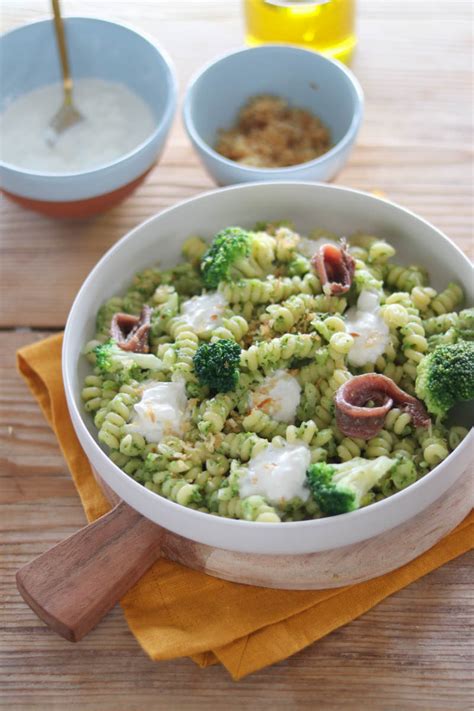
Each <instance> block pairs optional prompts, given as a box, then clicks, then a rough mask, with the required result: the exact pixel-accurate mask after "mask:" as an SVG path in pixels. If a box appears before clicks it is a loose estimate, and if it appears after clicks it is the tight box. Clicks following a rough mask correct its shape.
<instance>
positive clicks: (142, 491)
mask: <svg viewBox="0 0 474 711" xmlns="http://www.w3.org/2000/svg"><path fill="white" fill-rule="evenodd" d="M269 185H273V186H279V189H282V187H284V186H285V185H299V186H311V187H313V188H318V189H323V190H329V191H337V192H341V193H352V194H357V195H362V196H364V197H366V198H370V200H374V201H377V202H382V203H386V204H388V205H389V206H391V207H392V208H395V209H396V210H397V211H402V212H404V213H406V214H408V215H409V216H410V217H414V218H415V219H416V220H418V221H420V222H423V223H424V224H425V225H426V226H427V227H429V229H431V230H434V231H435V232H437V233H438V235H439V236H440V237H441V238H442V239H443V240H444V241H447V242H449V244H450V247H451V248H452V249H454V250H455V251H456V252H458V254H459V255H460V257H461V258H462V260H463V261H465V262H466V263H467V264H468V265H469V266H470V267H471V270H472V269H473V265H472V264H471V262H470V260H469V259H468V257H467V256H466V255H465V254H464V252H463V251H462V250H461V249H460V248H459V247H458V246H457V245H456V244H455V243H454V242H452V240H450V239H449V237H447V236H446V235H445V234H444V233H443V232H441V230H438V229H437V228H436V227H434V225H432V224H431V223H430V222H428V221H427V220H425V219H424V218H422V217H419V216H418V215H417V214H416V213H414V212H413V211H411V210H408V209H406V208H404V207H402V206H401V205H398V204H397V203H395V202H392V201H390V200H386V199H384V198H380V197H377V196H375V195H373V194H371V193H368V192H366V191H362V190H356V189H354V188H349V187H345V186H340V185H328V184H326V183H316V182H313V181H308V180H292V181H285V182H282V181H272V182H261V181H259V182H252V183H242V184H237V185H230V186H226V187H223V188H215V189H213V190H208V191H205V192H203V193H199V194H198V195H195V196H193V197H191V198H188V199H186V200H182V201H180V202H178V203H176V204H174V205H171V206H170V207H168V208H166V209H165V210H161V211H160V212H158V213H156V214H155V215H152V216H151V217H149V218H148V219H146V220H144V221H143V222H142V223H140V224H139V225H137V226H136V227H134V228H133V229H132V230H130V231H129V232H127V233H126V234H125V235H124V236H123V237H122V238H121V239H120V240H118V241H117V242H115V244H114V245H112V247H111V248H110V249H109V250H108V251H107V252H106V253H105V254H104V255H103V256H102V257H101V259H100V260H99V261H98V262H97V263H96V265H95V266H94V267H93V269H92V270H91V271H90V273H89V274H88V276H87V277H86V279H85V280H84V282H83V284H82V286H81V287H80V289H79V291H78V293H77V295H76V298H75V299H74V302H73V304H72V306H71V309H70V312H69V315H68V319H67V323H66V328H65V332H64V340H63V347H62V362H61V367H62V375H63V381H64V390H65V394H66V400H67V404H68V409H69V413H70V415H71V420H72V423H73V426H74V429H75V430H76V433H77V435H78V437H79V440H80V441H81V446H83V448H84V450H85V453H86V456H87V458H88V459H89V461H90V462H91V460H90V457H89V453H88V451H87V449H89V448H90V449H91V450H93V452H94V454H95V456H96V457H97V459H98V460H100V462H101V464H103V465H104V467H108V468H109V470H110V471H113V473H114V475H115V476H117V477H119V478H120V479H121V480H122V481H123V482H126V483H125V485H126V486H127V487H130V489H131V490H133V491H135V492H137V494H138V495H139V496H143V497H145V498H148V500H149V501H150V502H151V501H152V500H155V497H158V499H159V502H160V505H162V506H163V507H164V508H166V509H168V511H169V512H170V514H171V515H176V514H179V515H181V516H186V518H187V519H188V521H190V522H191V523H192V522H193V521H194V524H195V525H196V526H197V527H199V522H202V523H204V522H205V521H208V520H209V517H210V516H211V514H209V513H204V512H202V511H197V510H195V509H191V508H189V507H186V506H182V505H181V504H178V503H176V502H174V501H172V500H170V499H167V498H166V497H164V496H161V494H157V493H156V492H154V491H151V490H150V489H147V488H146V487H145V486H143V484H140V483H139V482H137V481H135V480H134V479H132V477H130V476H129V475H128V474H126V473H125V472H124V471H123V470H122V469H120V467H118V466H117V465H116V464H115V463H114V462H113V461H112V460H111V459H110V457H109V456H108V454H107V453H106V452H105V451H104V450H103V449H102V447H101V446H100V445H99V443H98V442H97V441H96V438H95V437H94V436H93V435H92V434H91V433H90V432H89V430H88V428H87V427H86V424H85V421H84V417H85V413H83V412H81V411H80V409H79V407H78V406H77V405H76V401H75V397H74V392H73V387H72V383H71V380H70V373H71V371H72V370H73V369H77V362H72V358H71V356H70V354H69V340H70V338H71V333H72V332H73V330H74V326H73V324H74V321H75V317H76V312H78V313H79V314H80V313H81V309H80V304H81V301H82V297H83V294H85V293H86V292H87V291H88V289H89V284H90V283H91V282H93V281H94V280H95V279H96V275H97V273H98V272H99V271H100V270H101V268H102V266H103V264H104V263H105V262H106V261H107V260H108V259H109V257H110V255H111V254H114V253H115V252H117V251H120V250H121V249H122V247H123V245H124V244H125V243H126V242H129V241H132V240H133V239H134V238H135V237H136V235H137V233H139V232H140V231H141V230H142V229H143V227H144V226H145V225H147V224H149V223H151V222H152V221H153V220H155V219H156V218H157V217H158V216H162V215H164V214H166V213H169V212H172V211H174V210H179V208H180V207H181V206H182V205H184V204H190V203H192V202H194V201H197V200H200V199H201V198H203V197H209V196H212V195H216V194H219V193H222V192H229V191H239V190H244V191H245V190H249V189H255V188H256V187H259V186H260V187H261V188H262V187H265V188H268V186H269ZM78 356H79V357H80V356H81V354H80V353H79V354H78ZM83 443H84V444H83ZM473 443H474V428H471V430H470V431H469V432H468V434H467V436H466V437H465V438H464V440H463V441H462V442H461V443H460V444H459V445H458V447H456V449H455V450H453V451H452V452H450V453H449V454H448V456H447V457H446V459H444V460H443V461H442V462H440V463H439V464H438V465H437V466H436V467H434V468H433V469H432V470H431V471H430V472H428V473H427V474H426V475H425V476H423V477H422V478H420V479H418V481H416V482H414V483H413V484H410V486H408V487H406V488H405V489H402V490H401V491H398V492H396V493H395V494H393V495H392V496H390V497H387V498H385V499H382V500H380V501H376V502H374V503H372V504H370V505H369V506H365V507H363V508H361V509H357V510H356V511H351V512H349V513H343V514H338V515H336V516H325V517H323V518H320V519H309V520H306V521H281V522H278V523H271V527H272V528H271V530H275V528H277V529H279V530H290V529H291V530H301V531H304V530H306V529H314V530H315V531H317V530H318V527H319V528H320V529H323V528H324V527H327V526H333V525H334V524H335V525H337V522H338V521H341V520H343V521H351V522H354V523H355V522H356V520H359V519H363V518H367V517H368V516H371V515H372V516H376V513H380V512H382V511H383V510H384V509H388V508H390V507H391V506H393V503H394V502H397V503H398V505H399V506H403V501H404V500H406V498H407V496H408V497H410V496H411V494H412V492H413V491H414V490H418V489H420V488H423V487H425V486H426V482H428V481H430V479H432V478H433V476H437V475H439V471H440V470H442V469H444V468H445V467H446V466H449V465H450V464H451V463H452V460H453V459H454V458H457V457H458V456H460V455H461V454H462V453H463V452H464V450H465V449H466V448H468V447H471V446H472V444H473ZM91 464H92V462H91ZM94 466H95V465H94ZM150 497H151V498H150ZM212 518H213V519H215V520H218V521H219V524H218V525H219V526H225V527H227V528H229V529H230V528H232V527H235V526H237V527H238V528H242V529H248V530H254V531H256V530H257V529H256V528H255V526H256V525H258V524H262V525H263V524H265V522H258V521H245V520H242V519H232V518H226V517H221V516H212ZM252 527H253V528H252ZM288 527H290V528H288ZM369 537H370V536H369Z"/></svg>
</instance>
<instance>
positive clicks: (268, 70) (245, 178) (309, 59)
mask: <svg viewBox="0 0 474 711" xmlns="http://www.w3.org/2000/svg"><path fill="white" fill-rule="evenodd" d="M258 94H273V95H275V96H281V97H283V98H285V99H287V100H288V101H289V102H290V104H292V105H293V106H297V107H299V108H304V109H308V110H309V111H311V112H312V113H314V114H316V115H317V116H319V117H320V118H321V119H322V121H323V122H324V123H325V124H326V125H327V126H328V127H329V129H330V131H331V139H332V144H333V147H332V148H331V149H330V150H329V151H328V152H327V153H325V154H324V155H322V156H320V157H319V158H316V159H315V160H311V161H308V162H307V163H301V164H299V165H296V166H290V167H288V168H268V169H263V168H252V167H248V166H244V165H240V164H239V163H236V162H235V161H232V160H228V159H227V158H224V156H222V155H220V154H219V153H217V152H216V151H215V150H214V149H213V146H214V145H215V144H216V140H217V137H218V132H219V129H228V128H230V127H231V126H232V125H233V124H235V121H236V118H237V114H238V112H239V110H240V109H241V108H242V106H244V104H245V103H246V102H247V101H248V100H249V99H250V98H251V97H253V96H256V95H258ZM363 105H364V98H363V93H362V89H361V87H360V85H359V82H358V81H357V79H356V78H355V77H354V75H353V74H352V72H350V71H349V70H348V69H347V68H346V67H345V66H344V65H343V64H341V63H340V62H337V61H335V60H333V59H328V58H327V57H324V56H323V55H322V54H318V53H316V52H311V51H308V50H305V49H300V48H298V47H293V46H290V45H281V44H278V45H263V46H261V47H254V48H251V49H242V50H239V51H237V52H232V53H231V54H226V55H225V56H223V57H220V58H219V59H217V60H215V61H214V62H211V63H210V64H208V65H207V66H206V67H204V69H202V70H201V71H200V72H199V73H198V74H197V75H196V76H195V77H194V79H193V80H192V81H191V84H190V86H189V87H188V90H187V92H186V97H185V101H184V106H183V119H184V125H185V127H186V130H187V132H188V135H189V137H190V139H191V141H192V143H193V145H194V147H195V148H196V150H197V152H198V154H199V156H200V158H201V161H202V162H203V164H204V166H205V168H206V169H207V171H208V173H209V174H210V175H211V176H212V177H213V178H214V180H215V181H216V183H217V184H218V185H230V184H232V183H246V182H251V181H255V180H314V181H324V180H330V179H331V178H333V177H334V176H335V175H336V173H338V172H339V171H340V170H341V168H342V166H343V165H344V163H345V162H346V161H347V159H348V157H349V153H350V151H351V149H352V146H353V144H354V141H355V139H356V136H357V132H358V130H359V127H360V124H361V121H362V114H363Z"/></svg>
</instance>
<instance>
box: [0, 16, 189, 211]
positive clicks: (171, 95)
mask: <svg viewBox="0 0 474 711" xmlns="http://www.w3.org/2000/svg"><path fill="white" fill-rule="evenodd" d="M65 31H66V35H67V41H68V50H69V58H70V65H71V73H72V76H73V79H74V82H75V88H74V101H75V103H76V104H77V106H78V108H79V110H80V111H81V108H82V113H83V114H84V116H85V117H86V120H85V121H84V122H81V123H80V124H78V125H77V126H75V127H73V128H71V129H69V130H68V131H66V133H65V134H63V135H62V136H61V137H60V138H59V140H58V142H57V145H56V146H55V148H54V149H53V151H56V153H61V152H62V153H63V154H64V155H63V156H62V158H61V156H54V155H53V154H51V156H50V158H51V159H50V160H49V159H48V156H45V155H44V151H43V149H42V137H43V129H44V128H45V127H44V126H43V124H41V125H40V123H39V119H38V117H37V116H38V115H39V114H41V116H42V119H41V120H42V121H43V123H44V124H46V125H47V121H48V116H50V117H51V118H52V116H53V115H54V114H55V112H56V111H57V110H58V109H59V106H60V104H61V101H62V95H61V88H60V87H61V85H60V82H61V80H62V77H61V72H60V65H59V60H58V54H57V47H56V38H55V34H54V26H53V21H52V20H42V21H39V22H33V23H31V24H28V25H24V26H22V27H19V28H17V29H14V30H12V31H11V32H8V33H6V34H5V35H3V36H2V37H1V39H0V58H1V62H0V87H1V88H0V112H1V119H0V121H1V122H2V133H3V143H4V148H3V149H2V151H1V154H0V187H1V189H2V190H3V191H4V192H5V193H6V194H7V196H8V197H11V198H12V199H14V200H16V201H17V202H20V203H21V204H22V205H24V206H26V207H29V208H32V209H36V210H38V211H40V212H43V213H46V214H48V215H51V216H56V217H88V216H90V215H91V214H94V213H97V212H101V211H102V210H104V209H107V208H108V207H111V206H112V205H113V204H116V203H117V202H120V201H121V200H123V199H124V197H126V196H127V195H128V194H130V193H131V192H132V191H133V190H134V189H135V188H136V187H137V185H138V184H139V183H140V182H141V181H142V180H143V179H144V178H145V176H146V175H147V173H148V171H149V170H150V169H151V168H152V167H153V165H154V164H155V163H156V162H157V160H158V159H159V157H160V155H161V153H162V151H163V148H164V145H165V141H166V138H167V135H168V132H169V129H170V126H171V122H172V120H173V116H174V114H175V110H176V102H177V82H176V78H175V72H174V69H173V66H172V64H171V62H170V60H169V58H168V57H167V55H166V54H165V53H164V52H163V50H162V49H160V48H159V47H158V46H157V45H156V44H155V43H154V42H153V41H152V40H150V39H148V38H147V37H145V36H144V35H142V34H141V33H139V32H137V31H135V30H133V29H131V28H130V27H127V26H125V25H122V24H118V23H115V22H110V21H107V20H101V19H97V18H88V17H68V18H66V19H65ZM53 84H56V87H52V86H48V85H53ZM48 92H49V93H48ZM94 92H95V93H94ZM33 101H37V102H38V103H37V111H36V112H34V111H31V110H30V111H28V107H30V109H31V107H32V106H33V104H32V102H33ZM16 102H18V103H17V105H16V109H15V104H16ZM15 111H16V115H15V113H14V112H15ZM94 111H95V114H94ZM121 112H122V113H121ZM25 114H29V115H30V119H29V123H28V121H26V120H25V123H24V124H22V125H21V126H20V121H21V116H22V115H25ZM32 115H33V117H34V116H36V123H35V121H34V120H33V118H32V117H31V116H32ZM17 117H18V120H17ZM94 121H95V123H94ZM126 121H128V127H129V130H126ZM101 126H105V130H106V131H107V132H108V133H107V134H104V140H101V139H100V136H98V132H99V131H100V130H101ZM20 129H21V130H22V131H23V133H22V135H23V137H24V140H23V141H22V146H21V149H20V148H18V150H17V151H16V152H15V150H16V149H15V150H13V148H12V146H15V145H16V144H19V140H18V138H19V135H21V134H19V133H18V131H19V130H20ZM86 130H88V131H89V140H88V135H87V131H86ZM35 131H36V134H34V135H35V136H36V139H37V140H36V143H35V142H34V141H32V132H33V133H34V132H35ZM69 132H70V133H69ZM74 132H75V133H74ZM39 138H41V141H39ZM114 141H115V144H114ZM74 143H75V144H76V146H77V150H76V151H75V155H73V153H74V148H75V146H74ZM106 144H107V145H106ZM21 151H23V152H21ZM68 151H69V154H68ZM68 155H69V157H70V160H69V161H68V159H67V157H68ZM81 158H85V160H84V161H83V162H82V163H81Z"/></svg>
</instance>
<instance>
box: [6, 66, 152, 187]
mask: <svg viewBox="0 0 474 711" xmlns="http://www.w3.org/2000/svg"><path fill="white" fill-rule="evenodd" d="M62 101H63V85H62V82H61V83H57V84H48V85H45V86H40V87H38V88H37V89H33V91H28V92H26V93H25V94H21V96H18V97H15V98H12V99H11V101H7V102H6V105H5V108H4V111H2V113H1V114H0V135H1V136H2V141H0V156H1V159H2V161H5V162H7V163H11V164H12V165H14V166H17V167H20V168H28V169H30V170H38V171H41V172H42V173H72V172H76V171H82V170H92V169H94V168H98V167H99V166H103V165H106V164H107V163H110V162H111V161H114V160H116V159H117V158H120V157H121V156H124V155H125V154H127V153H129V152H130V151H132V150H134V149H135V148H136V147H137V146H139V145H140V143H143V141H145V140H146V139H147V138H148V137H149V136H151V134H152V133H153V131H154V130H155V128H156V118H155V117H154V115H153V111H152V110H151V108H150V107H149V106H148V104H147V103H146V102H145V101H144V100H143V99H142V98H141V96H139V95H138V94H136V93H135V92H134V91H132V90H131V89H129V88H128V87H127V86H125V84H116V83H114V82H110V81H108V80H107V81H106V80H104V79H95V78H92V77H85V78H77V77H74V103H75V105H76V106H77V108H78V109H79V111H80V112H81V114H82V115H83V116H84V120H83V121H79V122H78V123H77V124H75V125H74V126H71V127H70V128H68V130H67V131H64V132H63V133H62V134H61V135H60V137H59V138H58V140H57V141H56V142H55V143H54V145H52V146H51V145H50V144H49V143H47V141H46V137H45V136H46V133H47V130H48V126H49V122H50V121H51V119H52V118H53V116H54V114H55V113H56V111H57V110H58V109H59V107H60V106H61V104H62Z"/></svg>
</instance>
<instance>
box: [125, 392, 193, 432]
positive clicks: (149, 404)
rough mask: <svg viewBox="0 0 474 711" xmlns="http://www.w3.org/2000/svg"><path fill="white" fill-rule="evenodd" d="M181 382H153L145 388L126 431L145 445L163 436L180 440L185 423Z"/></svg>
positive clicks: (134, 407) (184, 399)
mask: <svg viewBox="0 0 474 711" xmlns="http://www.w3.org/2000/svg"><path fill="white" fill-rule="evenodd" d="M187 404H188V400H187V397H186V389H185V383H184V382H182V381H180V382H176V383H156V384H153V385H150V386H147V387H145V389H144V390H143V393H142V398H141V400H140V402H137V404H136V405H134V406H133V409H134V410H135V412H134V415H133V419H132V421H131V422H130V424H128V425H126V430H127V432H137V433H138V434H141V435H142V436H143V437H144V438H145V439H146V441H147V442H161V440H162V439H163V437H166V436H167V435H175V436H176V437H183V435H184V431H185V424H186V420H187V414H186V408H187Z"/></svg>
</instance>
